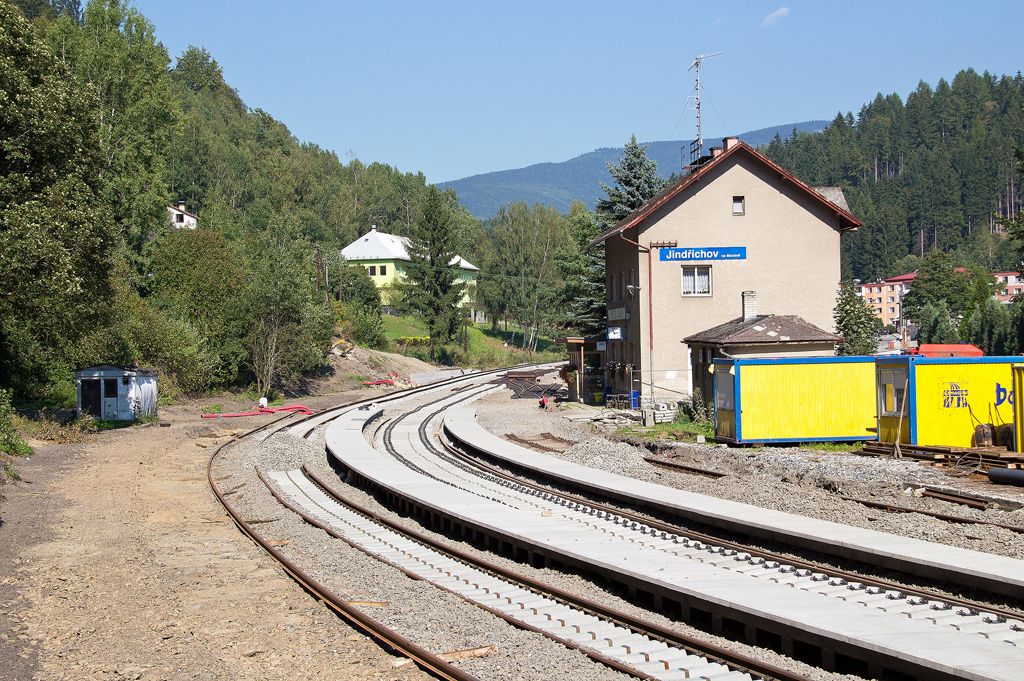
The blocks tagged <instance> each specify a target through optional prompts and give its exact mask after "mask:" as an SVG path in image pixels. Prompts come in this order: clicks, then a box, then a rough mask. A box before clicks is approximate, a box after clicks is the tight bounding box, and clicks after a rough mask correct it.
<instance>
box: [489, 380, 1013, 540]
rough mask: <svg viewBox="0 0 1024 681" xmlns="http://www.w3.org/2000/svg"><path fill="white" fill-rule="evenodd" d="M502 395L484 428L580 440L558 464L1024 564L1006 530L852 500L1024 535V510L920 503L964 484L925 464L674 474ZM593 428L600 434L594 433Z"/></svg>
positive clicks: (714, 452)
mask: <svg viewBox="0 0 1024 681" xmlns="http://www.w3.org/2000/svg"><path fill="white" fill-rule="evenodd" d="M509 397H510V393H509V392H508V391H501V392H498V393H495V394H492V395H488V396H487V397H485V398H483V399H481V400H478V401H477V402H476V403H475V404H476V408H477V417H478V421H479V423H480V425H481V426H483V427H484V428H486V429H487V430H489V431H491V432H493V433H495V434H496V435H507V434H509V433H515V434H517V435H520V436H523V435H536V434H540V433H543V432H550V433H552V434H554V435H557V436H559V437H563V438H566V439H570V440H575V441H576V444H575V445H574V446H572V447H571V448H569V449H568V450H566V451H564V452H545V453H547V454H550V455H551V456H555V457H560V458H563V459H566V460H568V461H573V462H575V463H579V464H582V465H584V466H591V467H594V468H599V469H602V470H606V471H609V472H613V473H618V474H620V475H625V476H628V477H632V478H636V479H639V480H645V481H648V482H655V483H658V484H662V485H666V486H669V487H676V488H678V489H683V490H687V491H691V492H697V493H700V494H707V495H709V496H714V497H719V498H722V499H730V500H732V501H739V502H743V503H748V504H752V505H754V506H760V507H762V508H770V509H774V510H778V511H785V512H788V513H795V514H798V515H805V516H808V517H813V518H819V519H821V520H829V521H832V522H839V523H844V524H847V525H855V526H857V527H865V528H869V529H873V530H879V531H881V532H888V533H891V534H897V535H900V536H904V537H913V538H916V539H923V540H926V541H933V542H938V543H941V544H948V545H950V546H958V547H961V548H966V549H972V550H975V551H983V552H986V553H993V554H998V555H1003V556H1008V557H1011V558H1018V559H1024V541H1022V535H1021V534H1018V533H1015V532H1012V531H1010V530H1006V529H1003V528H999V527H993V526H986V525H977V524H973V525H972V524H958V523H950V522H946V521H943V520H940V519H937V518H932V517H929V516H925V515H921V514H916V513H901V514H893V513H886V512H884V511H881V510H876V509H871V508H868V507H866V506H864V505H862V504H858V503H856V502H854V501H846V500H844V499H842V498H841V497H842V496H850V497H854V498H863V499H868V500H871V501H877V502H883V503H892V504H897V505H900V506H904V507H908V508H917V509H921V510H927V511H932V512H939V513H945V514H947V515H956V516H960V517H964V518H974V519H979V520H988V521H991V522H998V523H1004V524H1015V525H1020V526H1022V527H1024V510H1017V511H1002V510H986V511H981V510H977V509H972V508H969V507H965V506H961V505H957V504H949V503H945V502H942V501H938V500H935V499H929V498H919V497H917V496H915V494H914V492H913V490H912V489H911V487H910V485H911V484H934V485H940V484H944V485H950V484H951V483H955V482H956V477H954V476H950V475H947V474H946V473H944V472H942V471H939V470H936V469H935V468H933V467H931V466H928V465H926V464H922V463H919V462H916V461H909V460H895V459H879V458H873V457H865V456H860V455H856V454H850V453H834V452H823V451H813V450H807V449H796V448H764V449H729V448H725V447H721V446H717V445H697V444H680V445H677V446H675V447H672V448H671V450H669V451H671V452H672V453H673V454H674V455H676V456H677V458H675V460H677V461H680V462H683V463H688V464H691V465H694V466H698V467H701V468H706V469H712V470H717V471H722V472H726V473H728V475H726V476H725V477H722V478H709V477H707V476H702V475H698V474H689V473H685V472H682V471H680V472H676V471H670V470H667V469H664V468H661V467H657V466H654V465H652V464H650V463H648V462H646V461H644V457H645V456H650V455H651V453H650V452H649V451H648V450H647V449H646V448H644V447H638V446H634V445H632V444H628V443H626V442H621V441H614V440H613V439H609V438H607V437H605V436H602V435H597V434H595V431H594V430H593V428H592V426H590V425H589V424H587V423H586V422H584V423H583V424H581V423H579V422H569V421H567V420H566V419H564V418H562V416H561V414H559V413H550V412H543V411H541V410H540V409H538V408H537V407H536V404H535V403H534V402H532V401H529V402H527V401H525V400H514V399H509ZM588 428H590V430H588Z"/></svg>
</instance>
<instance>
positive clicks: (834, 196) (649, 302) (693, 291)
mask: <svg viewBox="0 0 1024 681" xmlns="http://www.w3.org/2000/svg"><path fill="white" fill-rule="evenodd" d="M860 225H861V222H860V221H859V220H858V219H857V218H856V217H854V216H853V215H852V214H850V211H849V209H848V207H847V205H846V200H845V198H844V197H843V194H842V191H841V190H839V189H838V188H813V187H810V186H808V185H807V184H805V183H803V182H802V181H800V180H799V179H797V178H796V177H795V176H793V175H792V174H791V173H789V172H787V171H786V170H784V169H783V168H782V167H781V166H778V165H776V164H775V163H773V162H772V161H770V160H769V159H768V158H766V157H765V156H763V155H762V154H760V153H758V152H757V151H755V150H754V149H753V148H751V147H750V146H749V145H747V144H745V143H744V142H741V141H740V140H739V139H738V138H735V137H727V138H725V139H724V140H723V146H721V147H715V148H712V149H711V150H710V154H708V155H707V156H704V157H702V158H701V159H700V160H699V161H698V162H697V164H695V166H693V167H692V171H691V172H690V173H689V174H687V175H685V176H684V177H683V178H681V179H680V180H679V181H678V182H676V183H674V184H672V185H670V186H668V187H667V188H665V189H664V190H663V191H662V192H661V193H659V194H658V195H656V196H655V197H653V198H652V199H651V200H650V201H648V202H647V203H646V204H644V205H643V206H641V207H640V208H638V209H637V210H635V211H634V212H633V213H632V214H630V215H628V216H627V217H625V218H623V219H622V220H620V221H619V222H618V223H617V224H615V225H613V226H611V227H610V228H608V229H607V230H605V231H604V232H603V233H602V234H601V235H600V236H599V237H598V238H597V239H596V240H595V242H594V243H595V244H596V243H599V242H602V241H603V242H604V244H605V274H606V302H607V305H608V334H607V356H606V358H605V370H606V380H605V385H606V386H609V387H610V390H611V391H612V392H613V393H617V394H622V393H627V392H631V391H638V392H639V393H640V395H641V396H642V397H643V398H648V399H649V398H650V397H653V398H654V399H658V400H677V399H680V398H682V397H684V396H685V395H688V394H690V393H691V391H692V390H693V388H694V386H695V385H697V386H700V385H701V384H702V383H704V381H699V380H695V377H694V375H693V374H694V368H693V367H694V366H704V365H708V364H711V363H712V362H713V360H714V357H711V358H708V357H707V356H705V357H704V358H703V360H704V361H697V362H694V361H693V357H692V353H693V352H695V351H697V350H696V348H691V345H690V344H689V343H688V342H687V339H688V338H693V339H695V343H694V345H700V346H701V347H700V350H701V351H703V352H705V353H706V352H707V351H708V348H709V346H710V345H712V344H709V343H706V342H703V341H704V340H706V339H705V338H704V337H703V336H700V335H699V334H700V332H702V331H705V330H711V329H715V328H716V327H718V328H721V325H723V324H726V323H727V322H729V321H730V320H734V319H735V318H736V309H737V305H736V302H737V301H740V300H741V299H742V293H743V292H744V291H753V292H756V298H757V301H758V305H759V307H760V310H761V313H762V314H772V315H786V316H796V317H800V318H802V320H803V321H804V322H806V323H809V324H810V325H812V326H813V327H817V329H819V330H821V331H824V332H825V333H826V334H829V335H830V334H831V332H832V331H834V330H835V325H834V322H833V319H832V312H833V308H834V307H835V304H836V296H837V294H838V289H839V281H840V271H839V239H840V235H841V234H842V233H844V232H847V231H851V230H854V229H856V228H857V227H859V226H860ZM769 331H771V329H769V330H767V331H766V333H768V332H769ZM778 333H780V334H781V333H782V331H779V332H778ZM769 335H770V334H769ZM821 340H822V341H823V342H824V343H826V344H831V343H834V339H832V338H824V336H823V337H822V339H821ZM696 341H700V342H696ZM761 345H763V344H761ZM716 352H721V349H720V348H719V349H717V350H716ZM697 359H700V358H697ZM709 359H710V361H708V360H709ZM606 389H607V388H606Z"/></svg>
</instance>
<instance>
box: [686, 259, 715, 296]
mask: <svg viewBox="0 0 1024 681" xmlns="http://www.w3.org/2000/svg"><path fill="white" fill-rule="evenodd" d="M682 269H683V295H684V296H710V295H711V265H683V268H682Z"/></svg>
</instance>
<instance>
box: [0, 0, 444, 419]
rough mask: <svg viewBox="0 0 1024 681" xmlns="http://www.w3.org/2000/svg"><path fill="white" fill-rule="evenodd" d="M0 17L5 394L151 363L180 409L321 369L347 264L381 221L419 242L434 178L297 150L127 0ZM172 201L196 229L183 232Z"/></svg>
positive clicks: (7, 11) (47, 389)
mask: <svg viewBox="0 0 1024 681" xmlns="http://www.w3.org/2000/svg"><path fill="white" fill-rule="evenodd" d="M0 19H2V20H0V57H2V58H0V70H2V74H0V75H2V81H0V82H2V86H0V87H2V90H0V145H2V153H0V286H2V287H3V290H4V293H3V294H2V295H0V385H3V386H6V387H9V388H10V389H12V390H13V392H14V395H15V398H16V399H17V400H18V401H20V402H33V401H35V402H42V403H63V404H67V403H68V402H70V401H71V400H72V399H73V389H74V388H73V370H74V369H75V368H76V367H78V366H83V365H88V364H93V363H118V364H131V363H140V364H144V365H149V366H155V367H156V368H158V369H160V371H161V375H162V391H163V392H164V393H165V394H172V395H173V394H174V393H178V392H182V393H198V392H202V391H204V390H207V389H209V388H211V387H216V386H240V387H244V386H246V385H249V384H254V385H256V386H257V389H258V390H260V392H266V391H267V390H271V389H275V388H280V387H284V386H287V385H289V384H290V383H292V382H294V380H295V379H296V378H297V377H298V376H300V375H301V374H302V373H303V372H306V371H309V370H311V369H314V368H316V367H318V366H320V365H321V364H322V363H323V359H324V353H325V352H326V350H327V349H328V348H329V345H330V342H331V332H332V327H333V325H334V322H335V315H334V312H333V310H332V305H331V302H332V298H338V297H341V298H344V297H345V296H344V295H342V294H343V292H342V291H339V290H337V288H336V287H337V282H339V280H340V279H341V278H340V277H339V276H338V275H339V274H340V267H341V266H342V265H343V263H341V262H340V257H339V256H338V255H337V253H338V252H339V251H340V248H341V247H342V246H344V245H345V244H347V243H349V242H350V241H352V240H353V239H355V238H356V237H357V236H358V235H359V234H360V233H361V232H365V231H366V230H368V229H369V227H370V225H371V224H373V223H381V224H386V225H387V226H388V228H389V229H390V230H391V231H394V232H398V233H400V234H404V233H410V232H411V231H412V230H413V228H414V226H415V225H416V223H417V221H418V220H419V219H420V216H421V213H422V206H423V204H424V202H425V200H426V196H427V184H426V180H425V178H424V176H423V175H422V174H421V173H416V174H413V173H403V172H400V171H398V170H397V169H395V168H393V167H391V166H388V165H385V164H380V163H370V164H365V163H363V162H361V161H359V160H358V159H350V160H348V161H347V162H342V161H341V160H339V159H338V157H337V156H336V155H335V154H334V153H332V152H329V151H326V150H324V149H321V148H320V147H318V146H316V145H314V144H309V143H304V142H300V141H299V140H297V139H296V138H295V137H294V136H293V135H292V134H291V133H290V132H289V131H288V129H287V128H286V127H285V126H284V125H283V124H282V123H280V122H279V121H277V120H275V119H274V118H273V117H272V116H271V115H270V114H268V113H266V112H264V111H261V110H259V109H250V108H248V107H247V106H246V105H245V104H244V103H243V102H242V100H241V99H240V97H239V96H238V94H237V92H235V91H234V90H233V89H232V88H231V87H230V86H229V85H228V84H227V83H226V82H225V81H224V78H223V74H222V72H221V69H220V67H219V65H218V64H217V62H216V60H215V59H214V58H213V57H212V55H210V53H209V52H207V51H206V50H204V49H202V48H199V47H190V48H188V49H187V50H186V51H185V52H184V53H183V54H182V55H181V56H180V57H179V58H178V59H177V60H176V62H175V63H174V65H173V66H172V63H171V59H170V56H169V55H168V53H167V51H166V49H165V48H164V47H163V45H162V44H161V43H159V42H158V41H157V40H156V38H155V35H154V29H153V26H152V25H151V24H150V23H149V21H148V20H147V19H146V18H145V17H144V16H143V15H142V14H141V13H140V12H138V11H137V10H136V9H134V8H133V7H132V6H130V5H129V4H127V3H125V2H122V1H121V0H93V1H92V2H89V3H87V4H86V5H85V6H84V7H82V6H81V5H80V4H79V3H77V2H74V1H73V0H19V2H18V3H16V4H15V3H12V2H10V0H0ZM175 200H184V201H185V202H186V205H187V207H188V209H189V210H190V211H191V212H195V213H198V214H200V216H201V218H200V228H199V229H197V230H181V231H174V230H173V229H172V225H171V224H170V219H169V212H168V210H167V208H168V205H169V204H171V202H172V201H175ZM329 284H330V286H331V290H328V285H329ZM364 326H365V325H364Z"/></svg>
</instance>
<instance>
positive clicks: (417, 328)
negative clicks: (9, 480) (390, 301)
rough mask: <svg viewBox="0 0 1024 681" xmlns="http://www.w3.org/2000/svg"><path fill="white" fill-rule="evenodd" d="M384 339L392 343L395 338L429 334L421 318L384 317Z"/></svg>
mask: <svg viewBox="0 0 1024 681" xmlns="http://www.w3.org/2000/svg"><path fill="white" fill-rule="evenodd" d="M381 319H382V320H383V322H384V337H385V338H387V339H388V340H389V341H391V342H394V341H395V339H396V338H403V337H406V336H426V335H428V334H429V331H428V329H427V323H426V322H425V321H423V318H422V317H412V316H408V317H392V316H391V315H384V316H383V317H381Z"/></svg>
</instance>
